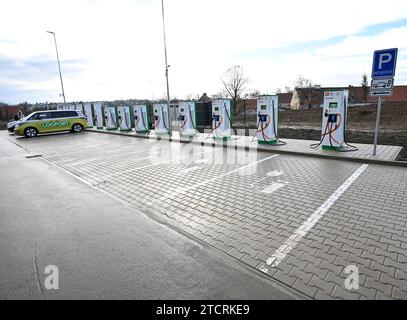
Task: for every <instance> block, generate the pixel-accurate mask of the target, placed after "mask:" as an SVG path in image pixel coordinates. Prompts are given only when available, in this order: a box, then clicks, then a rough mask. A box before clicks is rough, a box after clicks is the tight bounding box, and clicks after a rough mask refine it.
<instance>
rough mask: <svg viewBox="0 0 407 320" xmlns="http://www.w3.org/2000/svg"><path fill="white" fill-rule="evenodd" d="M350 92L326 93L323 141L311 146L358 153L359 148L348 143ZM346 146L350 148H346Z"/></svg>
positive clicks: (336, 91)
mask: <svg viewBox="0 0 407 320" xmlns="http://www.w3.org/2000/svg"><path fill="white" fill-rule="evenodd" d="M348 97H349V91H348V90H331V91H326V92H324V106H323V111H322V112H323V115H322V132H321V140H320V142H319V143H317V144H313V145H311V147H312V148H316V147H318V146H320V145H322V149H325V150H335V151H340V152H348V151H356V150H358V148H357V147H355V146H352V145H350V144H348V143H347V142H346V116H347V109H348ZM345 145H346V146H347V147H348V148H345Z"/></svg>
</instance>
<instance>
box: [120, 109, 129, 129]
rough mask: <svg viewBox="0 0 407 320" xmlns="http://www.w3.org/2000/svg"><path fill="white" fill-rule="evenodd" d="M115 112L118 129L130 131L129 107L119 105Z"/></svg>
mask: <svg viewBox="0 0 407 320" xmlns="http://www.w3.org/2000/svg"><path fill="white" fill-rule="evenodd" d="M117 112H118V119H119V129H120V131H130V130H131V117H130V107H128V106H120V107H118V108H117Z"/></svg>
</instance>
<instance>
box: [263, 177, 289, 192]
mask: <svg viewBox="0 0 407 320" xmlns="http://www.w3.org/2000/svg"><path fill="white" fill-rule="evenodd" d="M286 184H288V182H287V181H281V180H277V181H276V182H272V183H271V184H270V185H268V186H267V187H265V188H264V189H263V190H262V191H261V192H263V193H267V194H272V193H273V192H274V191H277V190H278V189H280V188H282V187H284V186H285V185H286Z"/></svg>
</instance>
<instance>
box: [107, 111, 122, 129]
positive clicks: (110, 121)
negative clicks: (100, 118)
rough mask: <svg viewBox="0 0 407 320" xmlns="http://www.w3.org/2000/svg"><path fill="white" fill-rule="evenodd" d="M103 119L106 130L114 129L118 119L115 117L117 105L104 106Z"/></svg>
mask: <svg viewBox="0 0 407 320" xmlns="http://www.w3.org/2000/svg"><path fill="white" fill-rule="evenodd" d="M105 121H106V129H107V130H116V129H117V127H118V126H117V124H118V122H119V121H118V119H117V107H105Z"/></svg>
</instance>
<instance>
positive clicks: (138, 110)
mask: <svg viewBox="0 0 407 320" xmlns="http://www.w3.org/2000/svg"><path fill="white" fill-rule="evenodd" d="M133 117H134V130H135V131H136V132H138V133H144V132H148V130H149V129H148V128H149V127H150V122H149V116H148V110H147V106H146V105H136V106H134V107H133Z"/></svg>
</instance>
